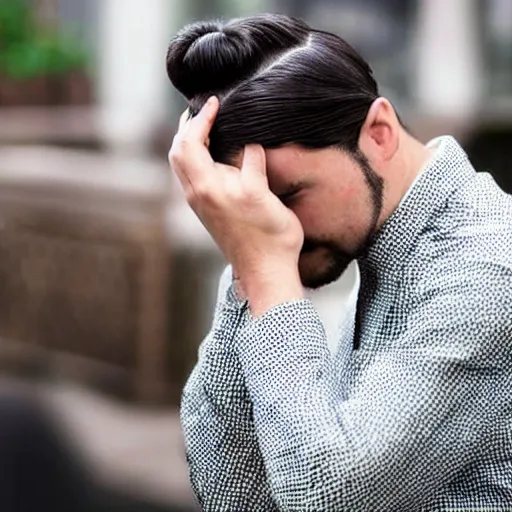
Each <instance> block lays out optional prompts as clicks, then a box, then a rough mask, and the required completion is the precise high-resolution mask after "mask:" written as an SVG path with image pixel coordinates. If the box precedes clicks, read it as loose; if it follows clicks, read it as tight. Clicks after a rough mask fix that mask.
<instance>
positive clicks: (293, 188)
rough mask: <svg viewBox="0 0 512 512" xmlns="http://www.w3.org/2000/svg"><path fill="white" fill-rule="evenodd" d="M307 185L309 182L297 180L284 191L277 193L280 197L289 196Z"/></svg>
mask: <svg viewBox="0 0 512 512" xmlns="http://www.w3.org/2000/svg"><path fill="white" fill-rule="evenodd" d="M306 186H307V182H306V181H305V180H297V181H293V182H292V183H290V184H289V185H288V186H287V187H286V188H285V189H284V190H283V191H282V192H280V193H279V194H277V196H278V197H287V196H291V195H293V194H295V193H296V192H298V191H299V190H302V189H303V188H305V187H306Z"/></svg>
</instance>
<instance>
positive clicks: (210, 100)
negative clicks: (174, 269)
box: [207, 96, 215, 108]
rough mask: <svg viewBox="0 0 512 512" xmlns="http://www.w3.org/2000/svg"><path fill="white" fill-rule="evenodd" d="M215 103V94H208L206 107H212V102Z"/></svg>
mask: <svg viewBox="0 0 512 512" xmlns="http://www.w3.org/2000/svg"><path fill="white" fill-rule="evenodd" d="M214 103H215V96H210V97H209V98H208V101H207V104H208V108H211V107H213V104H214Z"/></svg>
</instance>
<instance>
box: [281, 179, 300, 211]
mask: <svg viewBox="0 0 512 512" xmlns="http://www.w3.org/2000/svg"><path fill="white" fill-rule="evenodd" d="M302 189H303V184H302V183H294V184H293V185H291V186H290V187H288V189H287V190H286V191H285V192H283V193H282V194H278V195H277V197H278V198H279V200H280V201H281V202H282V203H283V204H284V205H285V206H288V205H289V204H290V203H291V202H292V201H293V200H294V199H295V198H296V197H297V195H298V193H299V192H300V191H301V190H302Z"/></svg>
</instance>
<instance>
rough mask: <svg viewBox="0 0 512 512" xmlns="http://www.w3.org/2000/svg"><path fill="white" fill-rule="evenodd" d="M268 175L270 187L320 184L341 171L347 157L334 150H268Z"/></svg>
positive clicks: (266, 152)
mask: <svg viewBox="0 0 512 512" xmlns="http://www.w3.org/2000/svg"><path fill="white" fill-rule="evenodd" d="M265 155H266V159H267V175H268V180H269V184H270V187H271V188H273V187H276V186H282V185H284V184H287V183H290V182H296V181H307V182H318V181H323V180H326V179H329V177H330V176H332V175H333V174H334V173H336V172H337V171H339V169H340V165H342V160H343V159H344V158H346V155H344V154H343V152H342V151H340V150H337V149H334V148H325V149H305V148H302V147H300V146H286V147H283V148H278V149H267V150H266V151H265Z"/></svg>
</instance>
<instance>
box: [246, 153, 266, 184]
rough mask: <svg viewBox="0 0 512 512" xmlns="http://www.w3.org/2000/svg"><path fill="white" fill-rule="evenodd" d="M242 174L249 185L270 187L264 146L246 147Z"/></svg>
mask: <svg viewBox="0 0 512 512" xmlns="http://www.w3.org/2000/svg"><path fill="white" fill-rule="evenodd" d="M241 173H242V179H243V180H244V181H246V182H247V183H248V184H250V185H256V186H262V185H264V186H265V187H266V188H267V187H268V180H267V164H266V158H265V150H264V149H263V147H262V146H259V145H255V144H251V145H248V146H245V149H244V158H243V163H242V169H241Z"/></svg>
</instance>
